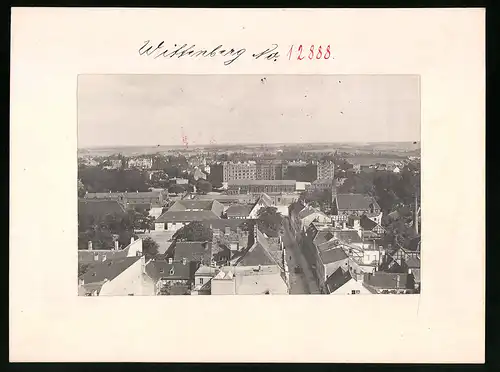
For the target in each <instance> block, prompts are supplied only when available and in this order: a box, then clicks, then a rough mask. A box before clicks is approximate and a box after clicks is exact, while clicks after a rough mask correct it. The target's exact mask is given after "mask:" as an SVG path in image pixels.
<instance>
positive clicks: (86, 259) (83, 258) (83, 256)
mask: <svg viewBox="0 0 500 372" xmlns="http://www.w3.org/2000/svg"><path fill="white" fill-rule="evenodd" d="M129 248H130V246H127V247H125V248H124V249H120V250H119V251H115V250H111V249H110V250H104V249H99V250H88V249H79V250H78V263H81V264H90V263H94V262H96V263H97V262H100V261H102V260H103V258H104V257H106V260H117V259H121V258H126V257H127V256H128V252H129ZM96 256H97V260H96V259H95V257H96Z"/></svg>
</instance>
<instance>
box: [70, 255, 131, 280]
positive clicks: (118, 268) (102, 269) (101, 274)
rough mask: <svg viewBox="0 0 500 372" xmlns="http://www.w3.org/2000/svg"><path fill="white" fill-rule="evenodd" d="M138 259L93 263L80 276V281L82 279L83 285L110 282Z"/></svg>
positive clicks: (129, 258) (127, 258) (128, 258)
mask: <svg viewBox="0 0 500 372" xmlns="http://www.w3.org/2000/svg"><path fill="white" fill-rule="evenodd" d="M140 259H141V258H140V257H125V258H119V259H115V260H108V259H106V261H104V262H95V263H92V264H90V265H89V267H88V268H87V271H86V272H85V273H84V274H83V275H81V276H80V279H83V281H84V283H85V284H90V283H99V282H103V281H104V280H106V279H107V280H109V281H111V280H113V279H114V278H116V277H117V276H118V275H120V274H121V273H122V272H124V271H125V270H126V269H128V268H129V267H130V266H132V265H133V264H134V263H135V262H137V261H138V260H140Z"/></svg>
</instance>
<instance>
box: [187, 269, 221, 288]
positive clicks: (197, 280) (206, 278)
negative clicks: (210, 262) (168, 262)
mask: <svg viewBox="0 0 500 372" xmlns="http://www.w3.org/2000/svg"><path fill="white" fill-rule="evenodd" d="M219 271H220V269H218V268H215V267H211V266H206V265H202V266H200V267H199V268H198V270H196V272H195V273H194V286H193V290H192V291H191V294H192V295H209V294H211V280H212V278H213V277H214V276H216V275H217V274H218V273H219Z"/></svg>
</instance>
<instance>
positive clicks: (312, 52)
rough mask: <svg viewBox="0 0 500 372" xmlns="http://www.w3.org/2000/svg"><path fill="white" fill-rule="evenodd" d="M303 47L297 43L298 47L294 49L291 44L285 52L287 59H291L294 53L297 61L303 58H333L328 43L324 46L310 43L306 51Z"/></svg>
mask: <svg viewBox="0 0 500 372" xmlns="http://www.w3.org/2000/svg"><path fill="white" fill-rule="evenodd" d="M305 48H307V46H306V47H305ZM305 48H303V47H302V45H299V46H298V48H296V49H294V46H293V45H292V46H291V47H290V50H289V51H288V53H287V55H288V59H289V60H291V59H292V56H293V55H294V53H295V54H296V56H297V60H299V61H302V60H303V59H304V58H307V59H310V60H313V59H334V58H333V56H332V54H331V51H330V45H327V46H326V47H324V46H322V45H320V46H318V47H317V48H316V47H315V46H314V45H311V46H310V48H309V51H308V52H307V51H306V50H305Z"/></svg>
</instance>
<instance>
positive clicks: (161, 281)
mask: <svg viewBox="0 0 500 372" xmlns="http://www.w3.org/2000/svg"><path fill="white" fill-rule="evenodd" d="M198 267H199V263H196V262H191V263H189V262H187V260H181V261H175V262H174V260H173V259H172V258H169V259H168V260H151V261H150V262H148V264H147V265H146V274H147V275H148V276H149V277H150V278H151V279H152V281H153V282H154V283H155V284H154V288H155V295H157V296H162V295H189V294H190V293H191V289H192V287H193V284H194V273H195V272H196V270H197V269H198Z"/></svg>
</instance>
